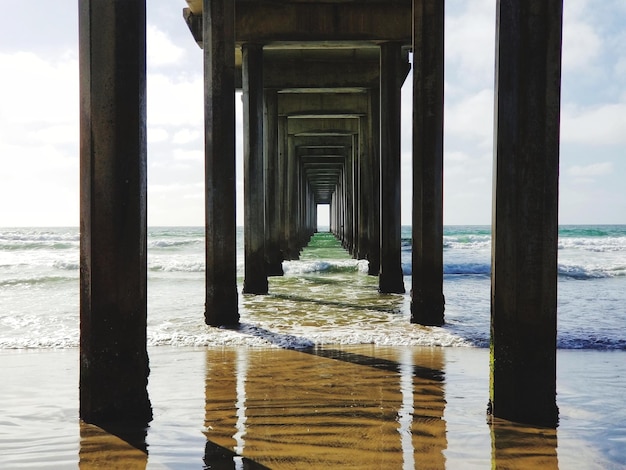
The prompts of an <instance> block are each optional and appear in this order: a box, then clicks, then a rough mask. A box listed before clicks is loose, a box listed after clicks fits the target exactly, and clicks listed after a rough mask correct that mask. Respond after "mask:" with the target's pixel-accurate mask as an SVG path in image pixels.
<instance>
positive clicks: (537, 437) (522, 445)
mask: <svg viewBox="0 0 626 470" xmlns="http://www.w3.org/2000/svg"><path fill="white" fill-rule="evenodd" d="M556 449H557V435H556V429H553V428H535V427H530V426H525V425H521V424H516V423H512V422H509V421H504V420H500V419H497V418H493V421H492V423H491V463H492V465H491V466H492V468H510V469H518V468H519V469H523V468H541V469H544V470H550V469H555V470H557V469H558V468H559V461H558V457H557V451H556Z"/></svg>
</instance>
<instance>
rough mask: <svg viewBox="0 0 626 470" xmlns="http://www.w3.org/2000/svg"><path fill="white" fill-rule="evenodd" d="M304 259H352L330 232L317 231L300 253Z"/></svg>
mask: <svg viewBox="0 0 626 470" xmlns="http://www.w3.org/2000/svg"><path fill="white" fill-rule="evenodd" d="M300 259H301V260H302V261H314V260H342V259H350V254H349V253H348V252H347V251H346V250H345V249H344V248H343V247H342V246H341V242H340V241H339V240H338V239H337V238H336V237H335V235H333V234H332V233H330V232H317V233H315V234H314V235H313V237H311V241H310V242H309V244H308V245H307V246H306V248H304V250H302V253H301V254H300Z"/></svg>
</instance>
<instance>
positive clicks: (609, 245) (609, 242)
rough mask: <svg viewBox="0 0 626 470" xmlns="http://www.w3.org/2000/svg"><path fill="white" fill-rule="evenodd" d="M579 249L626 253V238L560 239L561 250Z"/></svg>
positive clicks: (595, 251)
mask: <svg viewBox="0 0 626 470" xmlns="http://www.w3.org/2000/svg"><path fill="white" fill-rule="evenodd" d="M567 249H577V250H586V251H591V252H594V253H614V252H620V251H626V237H604V238H559V250H567Z"/></svg>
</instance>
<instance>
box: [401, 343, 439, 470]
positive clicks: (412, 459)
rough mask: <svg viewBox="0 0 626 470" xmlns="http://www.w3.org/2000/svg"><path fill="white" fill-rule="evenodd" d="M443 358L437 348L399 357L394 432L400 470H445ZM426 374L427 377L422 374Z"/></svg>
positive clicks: (411, 352)
mask: <svg viewBox="0 0 626 470" xmlns="http://www.w3.org/2000/svg"><path fill="white" fill-rule="evenodd" d="M443 354H444V351H442V350H441V349H440V348H433V349H425V350H423V351H420V353H419V355H414V352H413V349H411V348H407V349H403V350H402V351H401V354H400V366H399V371H400V391H401V392H402V406H401V408H400V410H399V411H398V422H399V423H400V426H399V429H398V431H399V432H400V435H401V439H402V454H403V456H404V461H403V468H445V457H444V455H443V451H444V450H445V449H446V448H447V445H448V442H447V439H446V422H445V421H444V419H443V412H444V409H445V405H446V401H445V392H444V387H443V384H444V382H443V372H440V374H433V371H434V372H439V371H442V370H443ZM424 371H428V373H427V374H425V373H423V372H424Z"/></svg>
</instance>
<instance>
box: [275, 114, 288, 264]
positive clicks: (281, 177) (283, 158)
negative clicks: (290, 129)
mask: <svg viewBox="0 0 626 470" xmlns="http://www.w3.org/2000/svg"><path fill="white" fill-rule="evenodd" d="M288 148H289V142H288V139H287V116H279V117H278V181H277V190H278V202H277V204H278V205H277V210H278V220H277V223H278V227H279V232H278V236H279V240H278V246H279V250H280V257H281V259H282V260H285V259H288V257H289V255H288V253H289V245H288V227H289V224H288V220H289V213H288V211H287V197H288V195H287V180H288V178H289V174H288V172H287V170H288Z"/></svg>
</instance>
